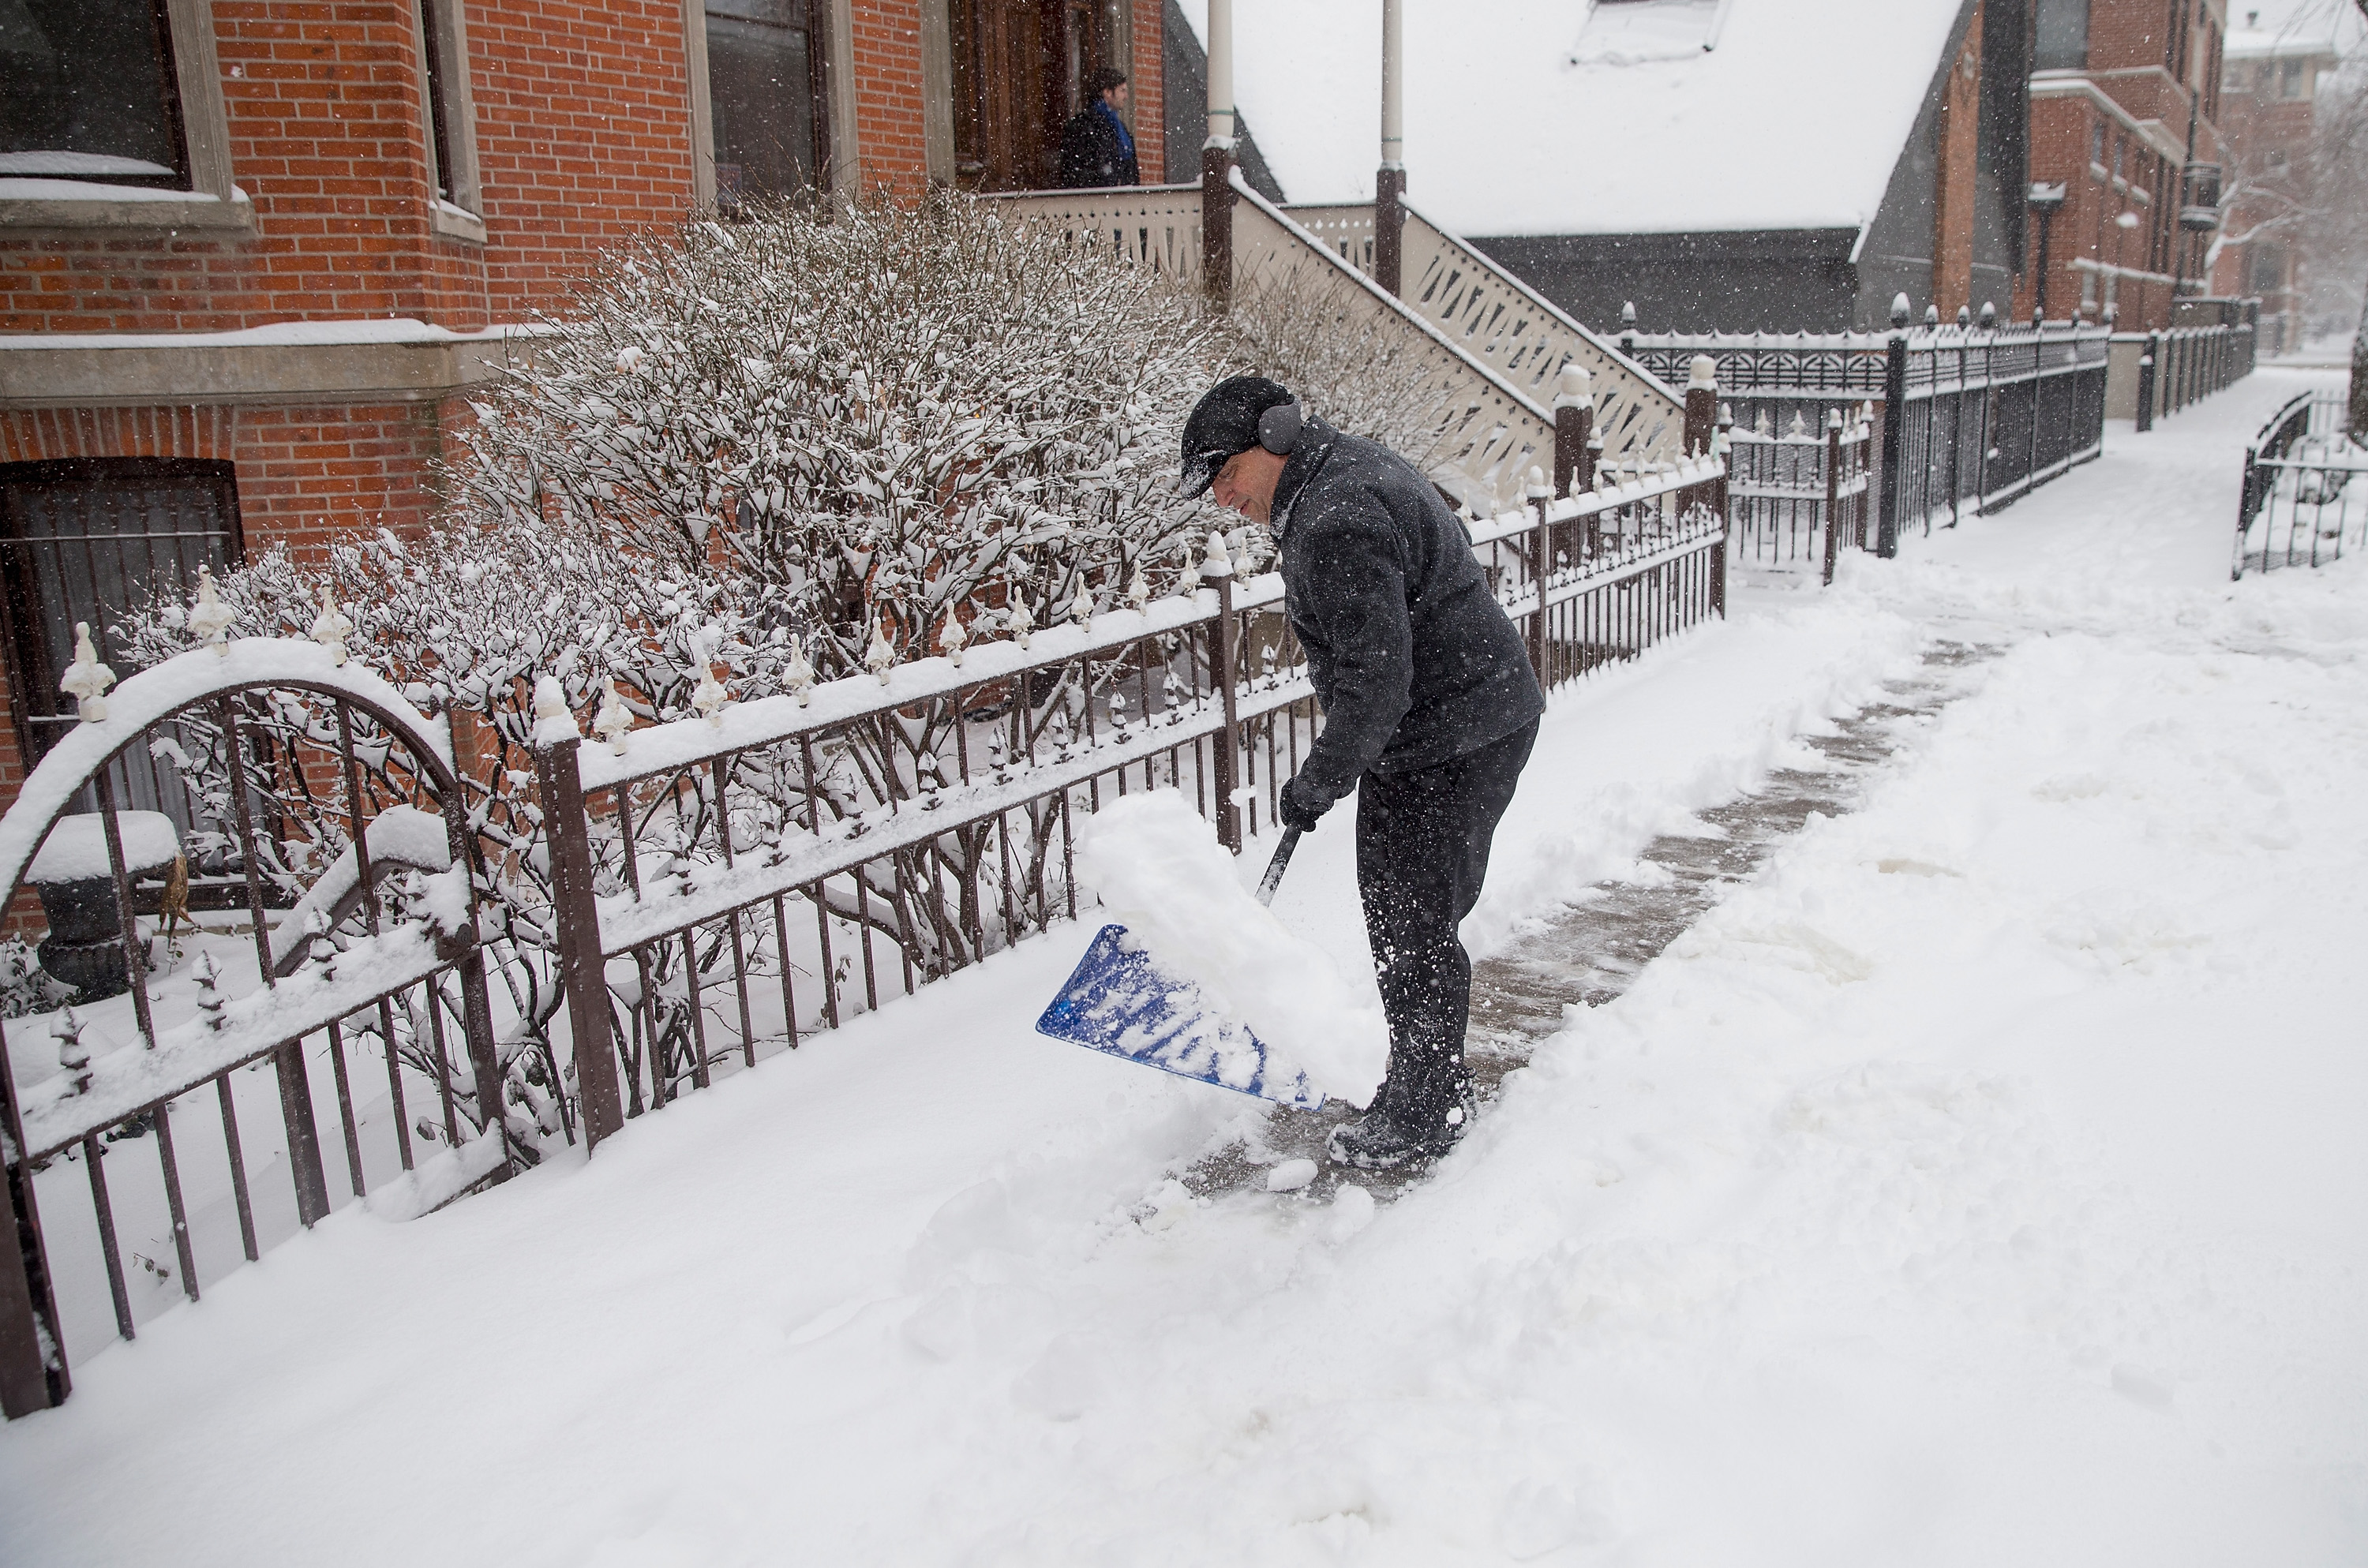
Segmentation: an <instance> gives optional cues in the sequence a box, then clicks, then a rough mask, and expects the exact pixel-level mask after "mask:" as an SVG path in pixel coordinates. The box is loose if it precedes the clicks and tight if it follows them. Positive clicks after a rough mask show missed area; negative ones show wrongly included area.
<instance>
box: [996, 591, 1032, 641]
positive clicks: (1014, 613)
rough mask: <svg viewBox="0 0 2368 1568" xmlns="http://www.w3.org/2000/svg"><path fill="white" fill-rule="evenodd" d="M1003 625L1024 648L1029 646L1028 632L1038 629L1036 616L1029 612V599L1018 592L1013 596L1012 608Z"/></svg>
mask: <svg viewBox="0 0 2368 1568" xmlns="http://www.w3.org/2000/svg"><path fill="white" fill-rule="evenodd" d="M1003 625H1004V629H1005V630H1006V631H1009V632H1010V633H1011V635H1012V637H1013V638H1014V639H1015V640H1016V641H1017V642H1019V645H1020V646H1021V647H1022V648H1025V647H1026V646H1028V634H1029V633H1030V632H1031V631H1035V630H1036V618H1035V617H1034V616H1032V615H1030V614H1029V613H1028V601H1027V600H1026V599H1023V598H1021V597H1019V595H1018V594H1016V593H1015V594H1013V595H1012V596H1011V609H1010V611H1009V613H1008V615H1007V616H1006V617H1005V618H1004V622H1003Z"/></svg>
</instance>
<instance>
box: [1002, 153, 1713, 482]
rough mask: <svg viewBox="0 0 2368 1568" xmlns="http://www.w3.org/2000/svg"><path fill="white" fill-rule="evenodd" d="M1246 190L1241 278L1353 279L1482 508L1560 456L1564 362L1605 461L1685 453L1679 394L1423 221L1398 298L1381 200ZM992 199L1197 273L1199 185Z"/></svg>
mask: <svg viewBox="0 0 2368 1568" xmlns="http://www.w3.org/2000/svg"><path fill="white" fill-rule="evenodd" d="M1233 190H1234V197H1235V208H1234V211H1233V219H1232V222H1233V258H1234V267H1235V276H1236V277H1237V278H1240V279H1242V280H1244V281H1245V282H1247V281H1249V280H1252V279H1255V278H1259V277H1261V276H1263V277H1268V278H1276V277H1279V276H1281V274H1282V273H1283V272H1285V271H1287V270H1288V269H1289V268H1291V267H1297V266H1308V267H1320V268H1322V269H1323V273H1322V276H1324V277H1326V278H1331V279H1333V280H1336V281H1338V282H1340V283H1342V284H1344V285H1346V286H1347V289H1348V298H1349V301H1351V302H1352V304H1354V305H1356V306H1358V307H1361V308H1362V309H1363V311H1364V312H1366V314H1367V318H1368V324H1381V325H1383V327H1384V328H1385V329H1388V330H1393V331H1395V333H1397V334H1399V335H1401V336H1400V338H1399V341H1401V342H1403V343H1404V344H1405V345H1406V347H1409V348H1410V349H1411V350H1412V351H1413V354H1414V356H1415V358H1416V360H1417V364H1418V366H1419V369H1418V370H1417V374H1418V375H1419V376H1420V377H1421V378H1422V379H1423V380H1424V381H1425V382H1426V383H1427V384H1428V385H1429V386H1430V387H1431V388H1432V390H1433V391H1434V392H1435V394H1436V396H1437V397H1438V399H1439V402H1440V406H1441V407H1442V408H1444V409H1446V410H1448V411H1449V413H1448V416H1447V433H1446V439H1445V441H1444V443H1443V447H1442V450H1443V453H1444V455H1443V457H1442V458H1441V459H1440V460H1438V461H1437V463H1436V465H1435V466H1434V469H1433V477H1434V478H1436V479H1437V480H1439V482H1440V483H1442V484H1444V485H1446V486H1447V487H1448V488H1449V489H1450V490H1452V491H1453V492H1454V493H1455V494H1457V495H1458V496H1459V497H1460V498H1461V499H1462V500H1463V501H1464V502H1465V504H1467V505H1469V506H1472V507H1474V509H1476V510H1481V511H1488V510H1493V509H1495V508H1497V507H1502V506H1513V505H1515V504H1517V503H1519V502H1520V499H1521V494H1522V490H1523V486H1524V476H1525V475H1526V474H1527V473H1528V472H1529V470H1530V469H1531V467H1532V466H1543V465H1548V464H1551V463H1552V462H1554V455H1553V454H1554V426H1555V421H1554V404H1555V394H1556V392H1557V390H1558V387H1559V384H1560V378H1561V375H1562V372H1563V370H1564V369H1565V366H1570V365H1576V366H1577V367H1578V368H1580V369H1584V370H1586V371H1587V372H1588V376H1589V392H1590V393H1591V395H1592V399H1593V405H1594V413H1593V426H1592V428H1593V434H1594V438H1595V439H1596V441H1598V442H1599V443H1600V445H1599V447H1598V448H1597V451H1596V455H1597V458H1598V460H1599V461H1600V462H1608V463H1614V464H1621V465H1626V464H1632V463H1633V464H1634V465H1636V466H1637V467H1638V468H1640V469H1641V468H1643V467H1644V466H1645V465H1651V464H1668V463H1671V462H1674V461H1675V460H1677V459H1678V457H1679V455H1680V452H1681V448H1682V437H1683V432H1684V427H1685V413H1684V408H1683V406H1682V404H1681V403H1680V402H1679V398H1678V397H1677V396H1676V394H1674V393H1673V392H1670V391H1669V390H1668V387H1667V386H1664V385H1662V384H1661V383H1660V382H1658V381H1655V380H1654V379H1653V378H1652V377H1651V376H1649V375H1647V374H1645V372H1644V371H1643V370H1642V369H1640V368H1639V367H1637V366H1636V365H1635V364H1634V362H1632V361H1630V360H1627V359H1625V358H1623V357H1622V356H1621V355H1619V354H1618V353H1617V352H1615V351H1614V350H1612V349H1611V348H1610V347H1608V346H1606V345H1605V344H1603V343H1602V342H1601V341H1600V339H1598V338H1596V337H1595V336H1594V335H1591V334H1589V333H1588V332H1587V330H1586V329H1585V328H1583V327H1581V326H1579V325H1578V324H1577V323H1576V322H1573V321H1571V320H1570V319H1569V318H1568V317H1566V316H1564V315H1562V314H1561V312H1557V311H1555V310H1554V307H1553V306H1551V305H1549V304H1547V303H1546V302H1545V301H1543V300H1541V299H1540V298H1538V296H1537V295H1536V294H1535V293H1534V292H1532V291H1531V290H1529V289H1528V288H1527V287H1526V286H1525V285H1523V284H1521V283H1520V281H1519V280H1518V279H1516V278H1513V277H1512V276H1511V275H1510V274H1508V273H1506V272H1504V271H1503V270H1502V269H1501V268H1499V267H1497V266H1496V264H1495V263H1493V262H1491V261H1490V260H1489V259H1488V258H1487V257H1486V256H1482V255H1480V253H1478V252H1477V251H1474V250H1473V249H1472V248H1471V247H1469V246H1467V245H1465V244H1463V242H1462V241H1460V240H1457V239H1455V238H1454V237H1453V236H1452V235H1450V234H1448V233H1445V231H1443V230H1440V229H1439V228H1438V227H1437V226H1436V225H1434V224H1432V223H1430V222H1429V221H1428V220H1425V219H1424V218H1422V217H1421V215H1420V214H1419V213H1418V212H1416V211H1413V210H1410V209H1409V210H1408V211H1407V215H1406V275H1407V276H1408V277H1409V278H1414V279H1416V282H1415V283H1414V285H1413V286H1411V287H1409V288H1408V289H1407V290H1406V297H1405V298H1404V299H1403V300H1401V299H1399V298H1397V297H1396V296H1394V295H1392V294H1390V293H1388V292H1386V291H1385V290H1381V289H1379V288H1377V287H1376V286H1375V285H1374V284H1373V283H1372V280H1371V278H1370V277H1369V276H1368V274H1369V271H1370V268H1371V265H1372V223H1373V219H1372V207H1371V205H1370V204H1368V205H1366V206H1364V207H1361V208H1360V207H1338V208H1335V207H1294V208H1278V207H1276V206H1274V205H1273V204H1272V203H1270V202H1269V201H1268V200H1267V199H1265V198H1264V197H1262V196H1260V195H1258V192H1257V191H1256V190H1255V189H1253V188H1252V187H1250V186H1249V184H1248V182H1247V181H1246V180H1244V179H1243V178H1242V177H1241V176H1240V175H1239V174H1238V172H1236V173H1235V176H1234V182H1233ZM993 199H995V200H996V201H999V202H1004V203H1008V205H1009V206H1010V208H1011V209H1012V210H1015V211H1019V212H1024V213H1027V214H1028V215H1029V216H1030V218H1036V219H1043V220H1047V221H1052V222H1061V223H1064V224H1065V225H1069V226H1070V227H1071V230H1072V232H1074V233H1092V234H1094V235H1096V236H1097V238H1098V242H1099V243H1105V244H1109V245H1110V247H1111V248H1112V249H1113V250H1114V251H1115V252H1116V253H1117V254H1119V255H1121V256H1126V257H1128V258H1129V259H1131V260H1134V261H1138V262H1142V263H1144V264H1147V265H1151V266H1154V267H1160V268H1161V269H1163V270H1165V271H1167V272H1168V273H1170V274H1171V275H1172V276H1175V277H1177V278H1182V279H1186V280H1188V281H1189V280H1191V279H1194V278H1197V277H1198V276H1199V273H1200V267H1201V261H1200V257H1201V222H1202V213H1201V202H1202V199H1203V198H1202V195H1201V187H1200V186H1198V185H1189V186H1157V187H1146V188H1143V189H1122V190H1098V191H1030V192H1019V193H1014V194H1011V195H1008V196H1000V197H996V198H993ZM1360 214H1361V216H1360ZM1360 224H1361V228H1360ZM1679 380H1680V381H1682V380H1683V378H1682V376H1680V378H1679ZM1565 466H1567V465H1565Z"/></svg>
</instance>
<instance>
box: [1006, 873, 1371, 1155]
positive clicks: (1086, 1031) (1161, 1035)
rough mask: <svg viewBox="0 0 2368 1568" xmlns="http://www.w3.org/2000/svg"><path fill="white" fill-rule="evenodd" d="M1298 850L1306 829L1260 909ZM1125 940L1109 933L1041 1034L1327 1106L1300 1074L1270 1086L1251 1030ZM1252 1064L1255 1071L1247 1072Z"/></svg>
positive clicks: (1119, 932)
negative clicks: (1218, 1010)
mask: <svg viewBox="0 0 2368 1568" xmlns="http://www.w3.org/2000/svg"><path fill="white" fill-rule="evenodd" d="M1298 846H1299V830H1298V829H1297V828H1295V827H1294V828H1289V829H1286V830H1285V831H1284V833H1283V835H1282V842H1281V844H1278V845H1276V846H1275V849H1274V858H1273V859H1272V860H1270V861H1269V862H1268V864H1267V868H1266V875H1265V876H1263V877H1260V878H1259V879H1258V902H1259V903H1266V904H1270V903H1273V902H1274V890H1275V888H1276V886H1277V885H1278V884H1280V883H1281V881H1282V870H1283V868H1284V867H1285V866H1288V865H1289V864H1291V852H1292V850H1293V849H1296V848H1297V847H1298ZM1125 937H1126V927H1125V926H1103V927H1102V928H1101V931H1100V933H1099V935H1097V936H1096V937H1094V940H1093V945H1092V946H1091V947H1089V948H1087V949H1086V956H1085V957H1084V958H1082V959H1080V960H1077V969H1076V973H1074V974H1072V975H1070V976H1069V983H1068V984H1066V985H1064V986H1063V987H1062V988H1061V994H1059V995H1058V996H1055V997H1053V1005H1052V1006H1049V1007H1047V1008H1045V1009H1044V1016H1043V1017H1041V1018H1039V1019H1037V1020H1036V1028H1037V1032H1039V1033H1040V1034H1048V1035H1051V1036H1052V1037H1053V1039H1054V1040H1067V1041H1069V1042H1070V1043H1071V1044H1074V1045H1082V1046H1085V1047H1087V1048H1088V1049H1089V1050H1093V1051H1103V1052H1106V1053H1108V1054H1109V1055H1111V1056H1118V1057H1123V1058H1125V1059H1126V1060H1127V1061H1129V1062H1142V1063H1143V1064H1144V1066H1146V1067H1156V1068H1158V1069H1159V1070H1160V1071H1162V1072H1164V1073H1173V1074H1176V1075H1177V1076H1178V1077H1179V1078H1191V1079H1195V1080H1197V1081H1199V1082H1201V1083H1203V1084H1214V1085H1217V1086H1218V1087H1219V1088H1222V1089H1235V1090H1238V1091H1239V1092H1241V1093H1243V1094H1246V1095H1256V1096H1258V1098H1260V1099H1267V1100H1274V1101H1277V1102H1279V1103H1281V1104H1282V1105H1287V1106H1296V1107H1298V1108H1300V1109H1302V1110H1314V1109H1315V1108H1316V1107H1318V1106H1320V1105H1322V1104H1323V1103H1324V1096H1322V1095H1321V1094H1319V1093H1317V1092H1316V1091H1315V1088H1314V1087H1313V1086H1311V1085H1309V1084H1308V1082H1307V1079H1306V1076H1305V1075H1304V1074H1299V1073H1293V1074H1292V1075H1291V1079H1290V1081H1289V1082H1288V1083H1278V1082H1275V1081H1272V1080H1270V1079H1269V1078H1268V1077H1267V1074H1266V1047H1265V1046H1264V1045H1262V1044H1260V1043H1259V1041H1258V1036H1256V1035H1254V1034H1252V1033H1251V1032H1250V1030H1249V1026H1247V1024H1244V1023H1241V1022H1240V1021H1238V1020H1237V1019H1233V1018H1228V1017H1224V1016H1223V1015H1222V1014H1220V1013H1217V1012H1215V1011H1214V1010H1213V1009H1211V1008H1209V1007H1208V1006H1205V1005H1204V1004H1203V1002H1202V1000H1201V994H1200V992H1199V990H1198V989H1197V988H1196V987H1195V986H1193V985H1192V984H1191V983H1190V982H1189V981H1183V980H1178V979H1176V978H1175V977H1173V976H1171V975H1165V974H1162V973H1160V972H1159V971H1158V970H1157V969H1156V967H1155V966H1154V965H1153V963H1152V961H1151V955H1150V954H1148V953H1146V952H1144V951H1143V950H1142V949H1140V948H1129V947H1128V946H1127V945H1126V941H1125ZM1245 1062H1248V1063H1251V1064H1252V1066H1251V1069H1250V1070H1249V1071H1248V1072H1247V1073H1245V1072H1244V1063H1245Z"/></svg>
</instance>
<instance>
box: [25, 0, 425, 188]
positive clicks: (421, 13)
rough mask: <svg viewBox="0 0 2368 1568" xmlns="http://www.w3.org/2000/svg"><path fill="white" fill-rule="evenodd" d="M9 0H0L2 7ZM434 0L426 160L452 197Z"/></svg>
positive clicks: (422, 9)
mask: <svg viewBox="0 0 2368 1568" xmlns="http://www.w3.org/2000/svg"><path fill="white" fill-rule="evenodd" d="M7 3H8V0H0V6H5V5H6V4H7ZM436 6H437V0H419V49H420V52H421V54H422V55H424V56H425V57H426V59H427V154H428V158H427V161H428V163H429V164H430V165H432V167H433V168H434V170H435V174H436V197H437V199H438V200H439V201H450V200H452V199H453V197H452V116H451V103H452V93H451V88H450V85H447V84H446V82H445V80H444V39H443V36H442V31H441V29H440V28H438V26H437V16H436Z"/></svg>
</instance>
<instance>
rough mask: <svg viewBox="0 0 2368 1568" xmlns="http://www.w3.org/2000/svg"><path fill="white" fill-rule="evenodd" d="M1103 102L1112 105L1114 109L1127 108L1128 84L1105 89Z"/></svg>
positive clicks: (1103, 90) (1122, 83)
mask: <svg viewBox="0 0 2368 1568" xmlns="http://www.w3.org/2000/svg"><path fill="white" fill-rule="evenodd" d="M1102 102H1104V103H1106V104H1108V105H1110V108H1118V109H1122V108H1126V84H1125V83H1124V82H1121V83H1120V84H1119V85H1117V86H1115V87H1104V88H1103V89H1102Z"/></svg>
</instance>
